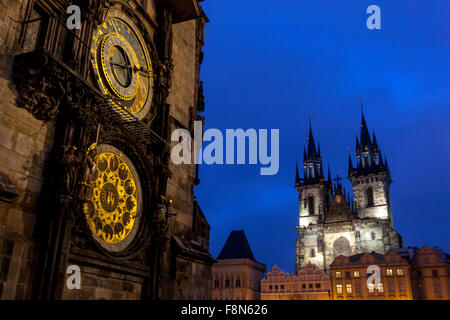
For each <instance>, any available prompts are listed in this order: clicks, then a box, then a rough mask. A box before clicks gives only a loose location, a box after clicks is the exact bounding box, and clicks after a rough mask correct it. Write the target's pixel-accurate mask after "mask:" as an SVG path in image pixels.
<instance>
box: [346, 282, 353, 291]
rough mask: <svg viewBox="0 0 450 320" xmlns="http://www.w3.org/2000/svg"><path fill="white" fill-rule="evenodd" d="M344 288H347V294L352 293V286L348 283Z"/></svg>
mask: <svg viewBox="0 0 450 320" xmlns="http://www.w3.org/2000/svg"><path fill="white" fill-rule="evenodd" d="M346 288H347V293H352V285H351V284H350V283H348V284H347V285H346Z"/></svg>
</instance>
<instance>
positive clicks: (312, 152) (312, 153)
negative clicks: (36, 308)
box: [308, 114, 317, 159]
mask: <svg viewBox="0 0 450 320" xmlns="http://www.w3.org/2000/svg"><path fill="white" fill-rule="evenodd" d="M316 152H317V151H316V144H315V142H314V136H313V132H312V125H311V114H310V115H309V137H308V159H315V158H316V157H317V153H316Z"/></svg>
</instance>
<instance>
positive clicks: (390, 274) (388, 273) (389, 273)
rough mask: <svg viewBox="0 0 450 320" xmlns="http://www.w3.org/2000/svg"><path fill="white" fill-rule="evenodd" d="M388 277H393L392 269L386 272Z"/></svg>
mask: <svg viewBox="0 0 450 320" xmlns="http://www.w3.org/2000/svg"><path fill="white" fill-rule="evenodd" d="M386 275H387V276H388V277H390V276H392V269H387V270H386Z"/></svg>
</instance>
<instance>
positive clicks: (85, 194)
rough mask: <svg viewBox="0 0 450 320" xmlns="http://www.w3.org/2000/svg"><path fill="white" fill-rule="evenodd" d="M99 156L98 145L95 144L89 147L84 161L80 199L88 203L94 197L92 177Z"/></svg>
mask: <svg viewBox="0 0 450 320" xmlns="http://www.w3.org/2000/svg"><path fill="white" fill-rule="evenodd" d="M96 156H97V144H95V143H94V144H93V145H91V146H90V147H89V149H88V150H87V152H86V155H85V157H84V160H83V168H82V174H83V175H82V178H81V182H80V184H81V187H80V199H81V200H83V201H88V200H90V199H91V197H92V186H91V180H92V176H93V174H94V173H95V171H96V169H97V163H96V162H95V157H96Z"/></svg>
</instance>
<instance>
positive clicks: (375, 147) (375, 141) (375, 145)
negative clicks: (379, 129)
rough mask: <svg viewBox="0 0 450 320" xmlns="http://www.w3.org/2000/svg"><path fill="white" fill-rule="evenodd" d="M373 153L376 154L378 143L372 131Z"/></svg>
mask: <svg viewBox="0 0 450 320" xmlns="http://www.w3.org/2000/svg"><path fill="white" fill-rule="evenodd" d="M372 140H373V151H374V152H378V142H377V137H376V136H375V130H373V139H372Z"/></svg>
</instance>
